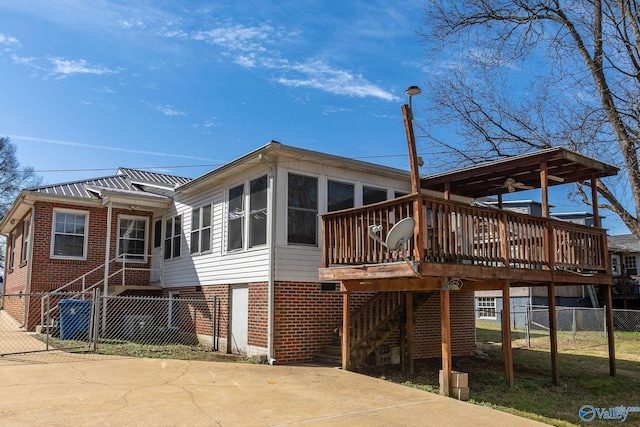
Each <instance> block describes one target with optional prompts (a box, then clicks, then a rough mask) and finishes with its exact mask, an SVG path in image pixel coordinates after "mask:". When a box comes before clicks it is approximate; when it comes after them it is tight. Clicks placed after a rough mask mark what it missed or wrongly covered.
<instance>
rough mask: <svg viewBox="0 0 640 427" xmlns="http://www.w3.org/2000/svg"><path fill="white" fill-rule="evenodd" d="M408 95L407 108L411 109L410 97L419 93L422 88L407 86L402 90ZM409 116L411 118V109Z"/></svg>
mask: <svg viewBox="0 0 640 427" xmlns="http://www.w3.org/2000/svg"><path fill="white" fill-rule="evenodd" d="M404 93H406V94H407V95H408V96H409V110H411V98H413V97H414V96H415V95H420V94H421V93H422V90H420V88H419V87H418V86H409V87H408V88H407V90H405V91H404ZM411 116H412V118H413V110H412V111H411Z"/></svg>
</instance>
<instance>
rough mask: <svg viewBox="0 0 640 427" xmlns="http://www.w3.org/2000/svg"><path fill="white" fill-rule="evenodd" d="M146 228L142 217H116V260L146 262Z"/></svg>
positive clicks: (146, 224) (145, 222)
mask: <svg viewBox="0 0 640 427" xmlns="http://www.w3.org/2000/svg"><path fill="white" fill-rule="evenodd" d="M147 226H148V219H147V218H144V217H135V216H125V215H122V216H120V217H118V259H119V260H120V261H126V262H146V261H147Z"/></svg>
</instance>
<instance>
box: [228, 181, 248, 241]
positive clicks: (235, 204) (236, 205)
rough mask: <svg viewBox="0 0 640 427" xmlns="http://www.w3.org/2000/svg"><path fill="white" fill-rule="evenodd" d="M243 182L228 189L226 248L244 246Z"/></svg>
mask: <svg viewBox="0 0 640 427" xmlns="http://www.w3.org/2000/svg"><path fill="white" fill-rule="evenodd" d="M243 237H244V184H240V185H238V186H235V187H233V188H230V189H229V211H228V215H227V250H228V251H233V250H236V249H242V248H243V247H244V239H243Z"/></svg>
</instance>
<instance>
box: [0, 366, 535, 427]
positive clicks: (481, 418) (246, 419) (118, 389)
mask: <svg viewBox="0 0 640 427" xmlns="http://www.w3.org/2000/svg"><path fill="white" fill-rule="evenodd" d="M38 357H48V358H49V359H47V360H46V361H45V363H42V362H40V361H38ZM59 357H60V359H58V360H55V359H52V356H51V355H47V356H37V355H32V356H30V357H29V358H26V359H24V361H23V362H22V363H19V364H4V365H1V364H0V425H3V426H34V425H41V426H77V425H78V426H79V425H92V426H93V425H100V426H301V425H304V426H360V425H366V426H469V425H474V426H482V425H485V426H492V427H499V426H505V427H506V426H509V427H511V426H514V425H518V426H541V425H543V424H540V423H537V422H534V421H530V420H526V419H523V418H519V417H516V416H514V415H510V414H506V413H503V412H499V411H495V410H492V409H488V408H483V407H480V406H476V405H472V404H469V403H465V402H460V401H457V400H454V399H450V398H445V397H442V396H439V395H436V394H432V393H427V392H423V391H419V390H415V389H412V388H409V387H406V386H402V385H398V384H393V383H390V382H386V381H383V380H379V379H375V378H371V377H367V376H365V375H360V374H356V373H352V372H346V371H342V370H339V369H335V368H324V367H307V366H302V367H296V366H266V365H252V364H245V363H232V362H196V361H181V360H162V359H130V358H113V357H105V356H97V355H86V356H80V355H73V356H69V358H68V359H65V357H66V356H64V355H62V356H59ZM25 362H26V363H25Z"/></svg>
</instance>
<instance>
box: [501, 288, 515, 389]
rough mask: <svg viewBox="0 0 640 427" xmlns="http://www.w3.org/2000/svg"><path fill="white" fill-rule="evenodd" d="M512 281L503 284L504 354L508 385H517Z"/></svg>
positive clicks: (505, 374)
mask: <svg viewBox="0 0 640 427" xmlns="http://www.w3.org/2000/svg"><path fill="white" fill-rule="evenodd" d="M509 286H510V282H509V281H508V280H507V281H506V282H505V284H504V285H503V286H502V352H503V354H504V376H505V378H506V380H507V385H509V387H511V388H513V387H514V386H515V382H514V378H513V350H512V348H511V296H510V289H509Z"/></svg>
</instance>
